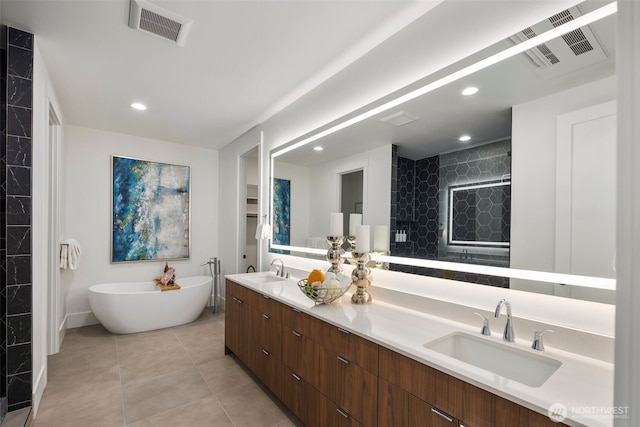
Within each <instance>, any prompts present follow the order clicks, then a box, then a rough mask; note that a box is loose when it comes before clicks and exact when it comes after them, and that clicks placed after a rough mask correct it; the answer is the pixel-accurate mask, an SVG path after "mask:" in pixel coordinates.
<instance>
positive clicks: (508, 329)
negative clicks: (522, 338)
mask: <svg viewBox="0 0 640 427" xmlns="http://www.w3.org/2000/svg"><path fill="white" fill-rule="evenodd" d="M503 305H505V306H506V307H507V323H506V324H505V325H504V335H503V336H502V339H503V340H505V341H507V342H513V341H514V340H515V338H516V336H515V334H514V333H513V322H512V320H511V303H510V302H509V301H507V300H506V299H504V298H503V299H501V300H500V301H499V302H498V305H497V306H496V312H495V317H500V309H501V308H502V306H503Z"/></svg>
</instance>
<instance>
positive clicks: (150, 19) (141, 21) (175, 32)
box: [129, 0, 193, 46]
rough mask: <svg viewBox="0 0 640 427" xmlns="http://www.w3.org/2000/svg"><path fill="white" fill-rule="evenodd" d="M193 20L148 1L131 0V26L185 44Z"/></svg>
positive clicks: (180, 44) (179, 44)
mask: <svg viewBox="0 0 640 427" xmlns="http://www.w3.org/2000/svg"><path fill="white" fill-rule="evenodd" d="M192 22H193V21H192V20H190V19H187V18H185V17H184V16H181V15H178V14H177V13H175V12H172V11H170V10H167V9H163V8H161V7H160V6H156V5H155V4H153V3H151V2H149V1H147V0H131V6H130V10H129V26H130V27H131V28H133V29H135V30H141V31H144V32H146V33H151V34H155V35H156V36H159V37H162V38H163V39H167V40H171V41H172V42H175V43H176V44H177V45H178V46H183V45H184V42H185V40H186V37H187V33H188V32H189V29H190V28H191V24H192Z"/></svg>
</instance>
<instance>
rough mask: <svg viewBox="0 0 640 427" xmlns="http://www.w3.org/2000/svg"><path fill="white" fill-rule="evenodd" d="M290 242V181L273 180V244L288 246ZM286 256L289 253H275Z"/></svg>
mask: <svg viewBox="0 0 640 427" xmlns="http://www.w3.org/2000/svg"><path fill="white" fill-rule="evenodd" d="M290 240H291V181H289V180H288V179H279V178H274V179H273V244H276V245H289V244H290ZM275 252H277V253H285V254H288V253H289V251H275Z"/></svg>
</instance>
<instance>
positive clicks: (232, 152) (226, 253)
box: [218, 129, 268, 292]
mask: <svg viewBox="0 0 640 427" xmlns="http://www.w3.org/2000/svg"><path fill="white" fill-rule="evenodd" d="M256 146H260V130H259V129H252V130H250V131H249V132H247V133H245V134H244V135H243V136H241V137H240V138H238V139H237V140H236V141H235V143H234V144H230V145H227V146H226V147H224V148H223V149H222V150H220V152H219V157H220V170H219V173H218V179H219V182H220V194H219V197H220V199H219V207H220V209H219V211H218V219H219V222H220V234H219V242H220V247H219V254H220V255H219V257H220V260H221V270H222V274H223V275H224V274H234V273H240V272H244V269H243V264H242V259H241V252H242V249H243V248H242V247H241V246H240V245H244V244H245V243H244V242H245V240H244V239H242V238H241V235H240V221H239V219H240V216H242V215H244V207H242V208H241V206H243V205H244V203H245V202H246V201H245V200H243V194H244V191H243V189H242V188H241V186H243V185H244V183H245V180H246V177H241V176H240V169H241V168H240V157H241V156H243V155H244V154H246V153H248V152H249V151H251V150H253V149H254V148H255V147H256ZM258 157H259V158H260V155H259V156H258ZM243 173H244V171H243ZM258 175H259V176H261V177H262V178H261V180H260V181H261V182H262V183H263V184H264V183H265V182H267V180H266V178H265V177H264V176H265V174H264V173H263V172H262V169H260V170H259V171H258ZM262 187H264V185H263V186H262ZM260 202H261V201H260V200H259V201H258V218H259V219H260V217H261V215H262V214H265V213H267V209H268V207H263V206H262V205H261V203H260ZM242 223H245V221H244V219H243V221H242ZM254 233H255V230H248V231H247V234H248V235H255V234H254ZM264 245H266V241H265V242H262V243H261V244H258V245H257V246H258V249H257V250H258V264H260V263H261V251H262V250H263V248H264ZM256 268H258V269H259V268H260V267H259V266H256ZM222 288H224V286H222ZM223 292H224V291H223Z"/></svg>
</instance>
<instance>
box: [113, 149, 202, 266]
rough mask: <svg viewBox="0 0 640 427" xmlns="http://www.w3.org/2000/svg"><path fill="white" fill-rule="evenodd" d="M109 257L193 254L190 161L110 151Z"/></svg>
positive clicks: (116, 259) (115, 259) (157, 257)
mask: <svg viewBox="0 0 640 427" xmlns="http://www.w3.org/2000/svg"><path fill="white" fill-rule="evenodd" d="M112 173H113V175H112V178H113V180H112V182H113V188H112V202H113V204H112V239H111V262H128V261H147V260H176V259H189V237H190V229H189V227H190V216H189V215H190V210H189V209H190V200H189V195H190V193H189V178H190V170H189V167H188V166H179V165H172V164H168V163H158V162H150V161H146V160H139V159H131V158H127V157H117V156H113V157H112Z"/></svg>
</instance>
